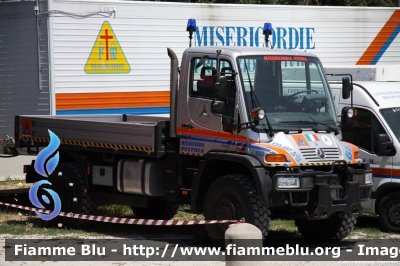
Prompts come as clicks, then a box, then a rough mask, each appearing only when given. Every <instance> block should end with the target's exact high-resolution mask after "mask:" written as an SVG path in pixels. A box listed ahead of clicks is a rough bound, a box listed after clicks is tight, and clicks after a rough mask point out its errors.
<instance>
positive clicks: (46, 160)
mask: <svg viewBox="0 0 400 266" xmlns="http://www.w3.org/2000/svg"><path fill="white" fill-rule="evenodd" d="M48 131H49V135H50V143H49V145H48V146H47V147H46V148H44V149H43V150H42V151H40V152H39V154H38V156H37V157H36V161H35V170H36V172H37V173H38V174H39V175H41V176H43V177H45V178H49V176H50V175H51V174H52V173H53V171H54V170H55V169H56V167H57V165H58V161H59V159H60V155H59V152H58V151H57V149H58V147H59V146H60V139H59V138H58V137H57V135H56V134H54V133H53V132H52V131H51V130H48ZM51 185H52V184H51V183H50V182H49V181H48V180H41V181H39V182H36V183H35V184H34V185H33V186H32V187H31V188H30V190H29V199H30V200H31V202H32V204H33V205H34V206H36V207H37V208H41V209H48V208H45V207H44V206H43V205H46V206H51V205H54V210H53V212H52V213H50V214H45V213H40V212H36V214H37V215H38V216H39V217H40V218H42V219H43V220H46V221H48V220H51V219H53V218H54V217H56V216H57V215H58V214H59V213H60V211H61V200H60V197H59V196H58V194H57V193H56V192H55V191H54V190H52V189H51V188H49V187H51ZM52 203H53V204H52Z"/></svg>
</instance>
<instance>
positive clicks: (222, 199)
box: [176, 47, 372, 239]
mask: <svg viewBox="0 0 400 266" xmlns="http://www.w3.org/2000/svg"><path fill="white" fill-rule="evenodd" d="M177 95H178V103H177V112H176V134H177V136H178V138H179V148H178V149H179V153H180V154H181V155H184V156H185V158H184V159H183V162H182V164H183V165H186V164H187V165H196V167H195V170H194V174H193V173H191V172H186V174H185V173H184V174H182V176H181V184H183V185H184V186H186V187H187V188H190V190H191V195H192V196H191V204H192V210H194V211H195V212H196V211H199V212H202V211H204V213H205V217H206V219H228V218H230V219H232V218H235V217H236V218H238V214H239V213H243V214H244V213H246V212H247V211H246V212H245V211H244V210H243V209H242V208H243V207H244V206H246V208H247V209H250V212H253V213H254V214H255V215H257V216H259V215H260V216H265V217H266V218H263V219H260V220H257V219H255V218H254V216H253V217H251V216H252V215H249V216H250V217H251V218H250V217H248V218H246V219H249V218H250V221H251V222H252V223H255V224H256V225H257V226H259V227H260V228H262V227H264V228H263V229H262V230H263V233H265V224H266V223H267V221H268V220H269V219H270V217H280V218H294V217H295V218H296V225H297V226H298V228H299V231H300V232H301V233H302V234H303V235H305V236H306V237H309V238H314V239H315V238H337V239H341V238H344V237H346V236H347V234H348V233H349V232H350V231H351V229H352V228H353V227H354V224H355V217H356V216H357V215H358V214H361V213H362V207H361V204H360V201H363V200H366V199H368V198H369V196H370V193H371V186H372V175H371V171H370V170H369V166H368V164H363V163H362V162H361V160H360V159H359V158H358V149H357V148H356V147H355V146H354V145H352V144H350V143H343V142H341V141H339V139H338V138H337V135H338V134H339V127H338V124H337V119H336V111H335V106H334V102H333V99H332V96H331V92H330V90H329V86H328V82H327V80H326V78H325V73H324V70H323V67H322V64H321V62H320V60H319V59H318V58H317V57H316V56H315V55H313V54H310V53H305V52H295V51H282V50H271V49H260V48H246V47H196V48H189V49H186V50H185V52H184V54H183V57H182V65H181V68H180V78H179V89H178V92H177ZM250 165H253V166H251V167H250ZM183 168H186V167H185V166H184V167H183ZM249 177H250V178H249ZM248 180H250V182H251V183H249V185H250V184H251V186H252V187H254V191H256V192H257V197H258V198H259V200H260V201H259V204H261V205H260V206H265V211H260V208H259V207H255V206H254V205H252V204H249V205H242V203H241V201H240V200H238V199H235V197H234V196H233V195H237V194H239V192H238V191H234V187H235V186H239V185H240V184H246V182H248ZM253 182H254V183H253ZM235 183H236V184H235ZM204 187H208V189H207V190H205V189H204ZM241 193H250V192H249V191H242V192H241ZM202 198H205V200H204V202H203V201H202V200H199V199H202ZM253 200H254V201H255V199H253ZM240 206H242V207H240ZM262 208H264V207H262ZM262 208H261V209H262ZM251 210H252V211H251ZM258 212H259V214H257V213H258ZM266 212H267V214H266ZM267 216H268V217H267ZM343 221H344V222H343ZM344 227H346V228H347V229H349V230H347V229H344ZM208 228H209V234H210V235H211V236H213V237H221V233H220V231H219V230H220V229H218V226H217V225H213V226H209V227H208Z"/></svg>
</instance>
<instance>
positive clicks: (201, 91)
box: [178, 53, 237, 155]
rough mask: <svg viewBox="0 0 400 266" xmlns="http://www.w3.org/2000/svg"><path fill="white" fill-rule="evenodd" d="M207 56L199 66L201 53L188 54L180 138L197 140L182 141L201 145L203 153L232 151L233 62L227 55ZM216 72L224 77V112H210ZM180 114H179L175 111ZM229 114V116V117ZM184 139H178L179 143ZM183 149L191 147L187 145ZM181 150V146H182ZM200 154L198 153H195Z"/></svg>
mask: <svg viewBox="0 0 400 266" xmlns="http://www.w3.org/2000/svg"><path fill="white" fill-rule="evenodd" d="M207 56H208V59H207V60H206V61H205V62H204V63H203V64H201V65H199V62H200V61H201V60H202V58H203V57H204V55H203V54H198V53H196V54H193V55H191V56H189V62H190V64H189V69H190V70H189V71H190V72H189V79H188V90H187V94H186V97H185V98H186V99H187V100H186V102H185V101H182V113H181V114H180V115H181V138H182V137H183V138H190V140H191V141H193V140H196V141H200V142H201V144H198V143H196V144H194V143H193V142H184V144H185V143H186V144H194V145H204V153H206V152H207V151H208V150H210V149H214V150H215V149H218V150H232V151H233V150H234V147H235V146H234V142H235V140H236V133H235V132H234V130H233V127H232V124H233V122H234V119H235V117H237V110H236V108H235V105H236V81H235V75H234V74H233V73H234V71H233V64H232V61H231V59H230V58H228V57H224V56H220V55H219V56H218V58H217V56H216V55H207ZM217 75H224V76H227V79H228V82H227V90H226V91H227V93H226V98H225V99H223V101H224V102H225V109H224V113H223V114H222V116H221V115H216V114H213V113H212V111H211V103H212V101H213V96H214V91H213V89H214V83H215V78H216V76H217ZM178 115H179V114H178ZM228 117H229V118H228ZM182 143H183V142H181V144H182ZM183 150H186V151H189V150H192V149H190V148H189V147H187V148H183ZM181 151H182V148H181ZM197 155H200V154H197Z"/></svg>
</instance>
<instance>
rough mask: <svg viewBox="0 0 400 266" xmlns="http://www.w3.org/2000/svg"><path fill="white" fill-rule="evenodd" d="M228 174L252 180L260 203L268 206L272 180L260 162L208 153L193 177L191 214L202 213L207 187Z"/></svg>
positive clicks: (244, 155) (229, 155)
mask: <svg viewBox="0 0 400 266" xmlns="http://www.w3.org/2000/svg"><path fill="white" fill-rule="evenodd" d="M229 174H243V175H247V176H249V177H251V178H253V180H254V183H255V185H256V190H257V193H258V195H259V196H260V199H261V201H262V202H263V203H264V204H266V205H267V206H269V204H268V192H270V191H271V188H272V180H271V178H269V177H268V175H267V174H266V173H265V168H264V167H263V166H262V164H261V163H260V161H258V160H257V159H256V158H254V157H252V156H249V155H246V154H235V153H226V152H210V153H208V154H206V155H205V156H204V160H201V161H200V163H199V167H198V171H197V172H196V173H195V174H194V175H193V183H192V191H191V208H192V211H193V212H195V213H202V211H203V201H204V197H205V195H206V192H207V189H208V187H209V186H210V185H211V183H212V182H213V181H214V180H216V179H217V178H219V177H221V176H225V175H229ZM265 188H267V189H265Z"/></svg>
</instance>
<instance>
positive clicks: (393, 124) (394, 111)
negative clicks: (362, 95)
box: [380, 107, 400, 141]
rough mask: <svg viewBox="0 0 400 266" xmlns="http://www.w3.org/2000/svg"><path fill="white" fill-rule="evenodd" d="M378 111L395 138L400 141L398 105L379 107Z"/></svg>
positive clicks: (399, 110) (399, 109) (399, 111)
mask: <svg viewBox="0 0 400 266" xmlns="http://www.w3.org/2000/svg"><path fill="white" fill-rule="evenodd" d="M380 112H381V114H382V116H383V118H385V120H386V122H387V123H388V125H389V127H390V129H391V130H392V131H393V133H394V134H395V136H396V138H397V139H398V140H399V141H400V123H399V121H400V107H397V108H386V109H381V110H380Z"/></svg>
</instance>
